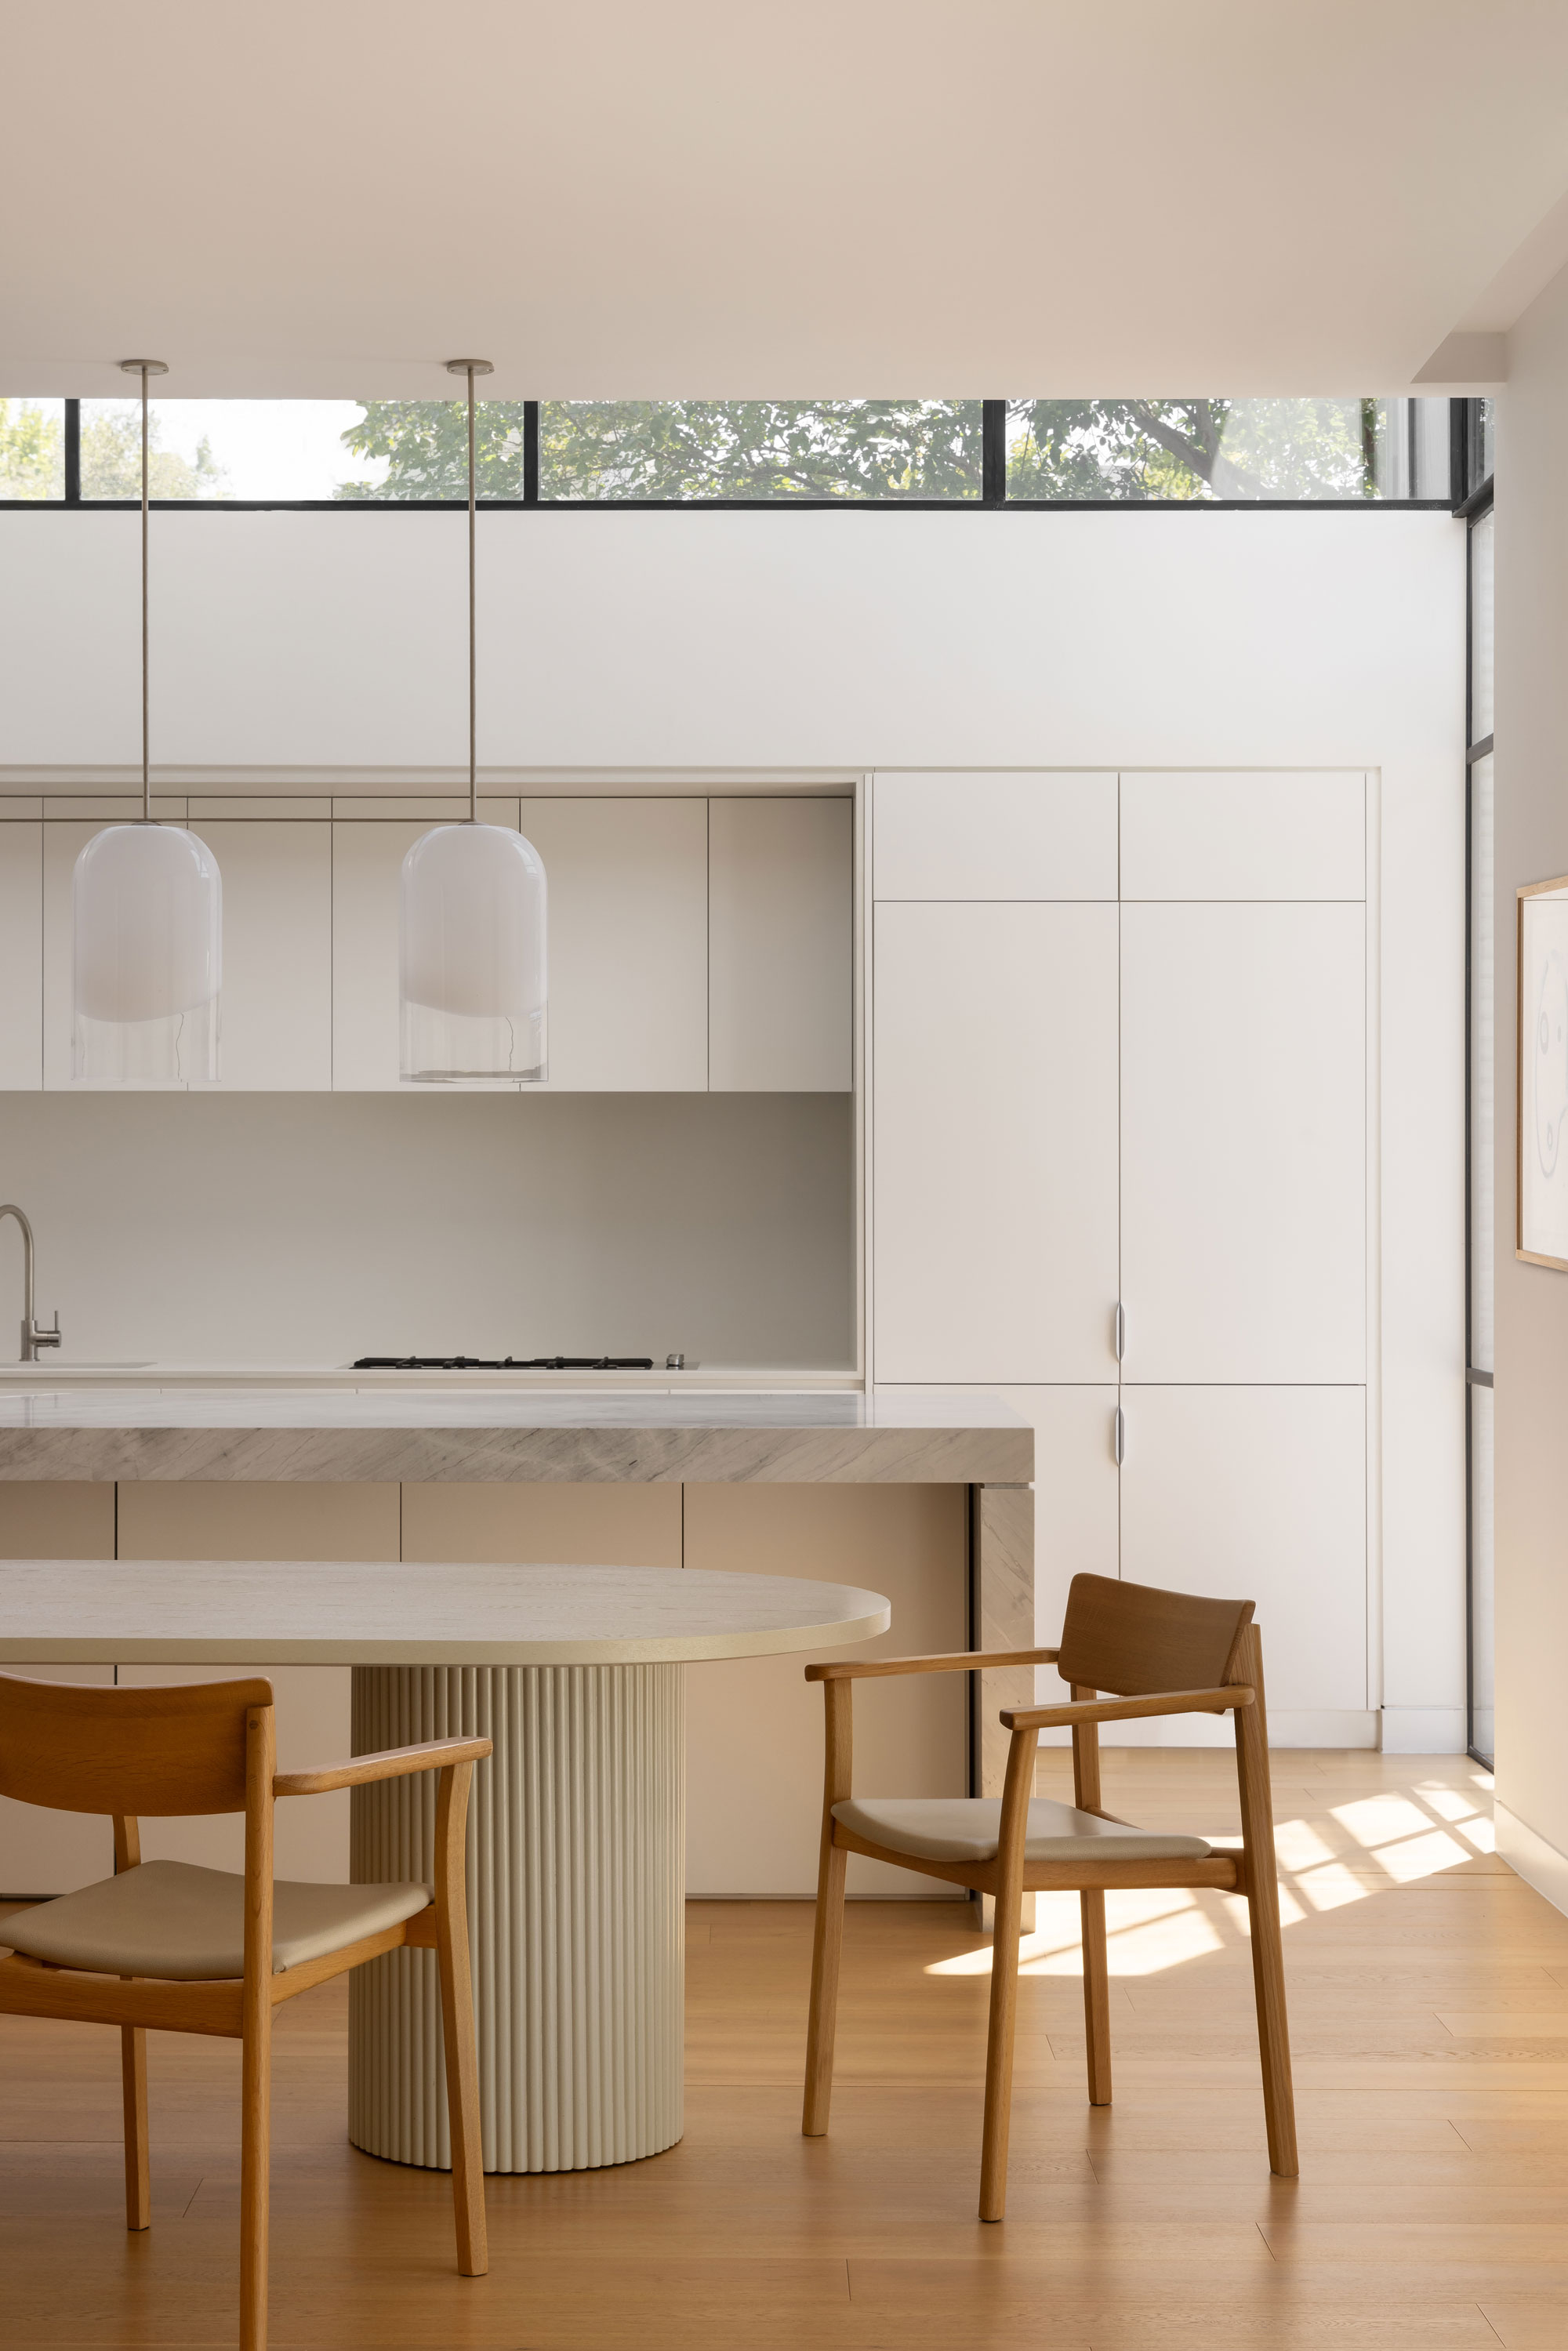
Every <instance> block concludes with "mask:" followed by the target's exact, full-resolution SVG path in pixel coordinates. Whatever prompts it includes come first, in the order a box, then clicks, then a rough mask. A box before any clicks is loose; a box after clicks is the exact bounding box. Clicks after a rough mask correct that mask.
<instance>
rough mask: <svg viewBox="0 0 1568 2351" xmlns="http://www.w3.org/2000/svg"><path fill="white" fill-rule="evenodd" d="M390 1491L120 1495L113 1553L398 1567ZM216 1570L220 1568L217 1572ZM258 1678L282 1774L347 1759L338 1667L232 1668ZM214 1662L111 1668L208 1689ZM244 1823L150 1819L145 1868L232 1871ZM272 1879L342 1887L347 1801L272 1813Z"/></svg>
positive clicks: (201, 1488) (134, 1488) (135, 1488)
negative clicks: (163, 1864) (270, 1696)
mask: <svg viewBox="0 0 1568 2351" xmlns="http://www.w3.org/2000/svg"><path fill="white" fill-rule="evenodd" d="M397 1555H398V1489H397V1487H396V1486H395V1485H373V1486H371V1485H341V1486H337V1485H332V1486H329V1485H298V1486H292V1485H274V1484H266V1485H261V1484H256V1485H245V1484H235V1485H219V1484H212V1485H208V1484H204V1483H201V1482H198V1481H192V1482H190V1483H182V1484H174V1483H171V1484H168V1485H162V1484H160V1485H125V1486H121V1487H120V1558H121V1559H122V1560H137V1559H212V1560H225V1559H235V1560H238V1559H396V1557H397ZM215 1572H219V1573H221V1571H215ZM233 1672H234V1675H235V1677H236V1678H237V1677H240V1676H242V1675H245V1674H250V1673H260V1674H263V1675H265V1677H266V1678H267V1680H268V1681H269V1682H270V1683H271V1684H272V1687H273V1692H274V1695H275V1697H276V1698H277V1758H278V1768H279V1769H280V1770H281V1771H292V1770H296V1769H298V1767H299V1766H301V1765H303V1764H307V1763H313V1762H332V1761H337V1760H338V1759H340V1757H342V1756H345V1755H347V1754H348V1752H349V1668H348V1667H346V1666H236V1667H234V1668H233ZM224 1678H225V1668H224V1667H217V1666H186V1667H175V1666H121V1667H120V1681H121V1683H128V1682H139V1683H148V1682H173V1681H188V1682H201V1681H214V1680H221V1679H224ZM244 1844H245V1823H244V1821H243V1820H242V1819H241V1818H240V1817H239V1816H238V1815H237V1814H235V1815H230V1814H226V1813H225V1814H218V1815H215V1816H210V1817H207V1818H204V1819H195V1820H178V1821H157V1822H154V1821H148V1822H145V1823H143V1824H142V1832H141V1850H142V1852H143V1854H144V1855H146V1857H147V1859H148V1860H149V1861H155V1860H170V1861H193V1862H197V1863H200V1864H201V1865H203V1866H204V1867H205V1868H209V1869H238V1868H239V1867H240V1866H241V1865H242V1863H243V1859H244ZM277 1874H278V1876H280V1877H299V1878H307V1879H315V1880H325V1881H327V1882H329V1883H330V1882H332V1881H341V1880H343V1879H346V1878H347V1876H348V1875H349V1798H348V1794H347V1792H340V1793H338V1794H337V1795H331V1796H310V1797H295V1798H292V1799H290V1800H289V1801H287V1802H284V1803H281V1804H279V1806H278V1808H277Z"/></svg>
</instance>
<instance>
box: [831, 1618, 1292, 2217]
mask: <svg viewBox="0 0 1568 2351" xmlns="http://www.w3.org/2000/svg"><path fill="white" fill-rule="evenodd" d="M1252 1608H1253V1604H1252V1602H1251V1601H1250V1600H1243V1601H1235V1600H1200V1599H1194V1598H1192V1597H1190V1596H1189V1595H1188V1594H1187V1593H1181V1592H1160V1591H1156V1590H1155V1589H1154V1588H1153V1587H1152V1586H1150V1585H1147V1584H1139V1583H1119V1582H1116V1581H1115V1580H1113V1579H1112V1578H1109V1577H1106V1576H1102V1575H1075V1576H1074V1577H1073V1579H1072V1584H1071V1591H1070V1592H1069V1594H1068V1601H1067V1615H1066V1620H1065V1623H1064V1624H1063V1626H1062V1633H1061V1647H1060V1648H1059V1649H1015V1650H1008V1651H1004V1652H1001V1653H999V1654H997V1655H986V1656H976V1655H974V1654H973V1653H972V1652H970V1653H966V1654H964V1655H961V1656H949V1657H876V1658H846V1659H845V1660H843V1662H842V1663H834V1664H832V1665H825V1666H808V1667H807V1668H806V1678H807V1680H808V1681H820V1682H821V1685H822V1696H823V1699H824V1702H825V1707H826V1716H827V1771H826V1780H825V1788H824V1793H823V1800H822V1844H821V1871H820V1875H819V1876H818V1881H817V1930H816V1941H815V1945H814V1948H813V1950H812V1955H811V2011H810V2029H809V2034H808V2039H807V2044H806V2107H805V2116H804V2119H803V2121H802V2124H801V2127H802V2129H803V2130H804V2131H805V2133H806V2135H807V2137H817V2136H819V2135H820V2134H821V2133H822V2132H824V2131H825V2130H826V2129H827V2127H828V2106H829V2101H830V2099H831V2095H832V2083H833V2030H834V2022H835V2014H836V2010H837V2004H838V1987H839V1955H840V1951H841V1946H842V1941H843V1923H844V1871H845V1867H846V1865H847V1864H848V1861H849V1856H850V1855H851V1854H852V1853H863V1854H867V1855H870V1857H871V1858H872V1860H873V1861H886V1862H891V1863H893V1864H894V1865H896V1866H897V1867H898V1868H900V1869H914V1870H919V1871H921V1872H922V1873H923V1874H924V1875H925V1876H927V1877H939V1878H945V1879H946V1881H947V1882H948V1883H949V1884H950V1885H955V1886H972V1887H974V1888H975V1889H976V1890H977V1891H978V1892H981V1893H986V1894H991V1895H994V1896H995V1897H996V1938H995V1944H994V1947H993V1956H992V1961H991V2016H990V2035H989V2039H988V2044H987V2053H986V2116H985V2126H984V2137H983V2141H982V2153H981V2161H980V2218H981V2219H982V2220H1000V2219H1001V2217H1002V2213H1003V2210H1005V2207H1006V2203H1007V2171H1008V2122H1009V2108H1010V2105H1011V2099H1012V2063H1013V2028H1014V2022H1015V2018H1016V2015H1017V2008H1018V1966H1019V1917H1020V1913H1021V1909H1022V1897H1023V1896H1024V1895H1025V1894H1026V1893H1031V1892H1039V1893H1043V1892H1046V1891H1047V1890H1058V1889H1061V1888H1062V1887H1073V1888H1076V1889H1077V1891H1078V1898H1079V1904H1080V1907H1081V1911H1082V1938H1083V2014H1084V2022H1085V2025H1086V2027H1087V2031H1088V2041H1089V2096H1090V2100H1091V2103H1092V2105H1097V2106H1101V2105H1110V2103H1111V2007H1110V1991H1109V1983H1108V1979H1107V1971H1106V1953H1105V1896H1106V1892H1107V1890H1108V1889H1110V1888H1112V1887H1120V1886H1139V1887H1141V1886H1220V1887H1223V1888H1224V1889H1225V1890H1226V1891H1227V1892H1228V1893H1235V1894H1242V1895H1245V1896H1246V1897H1247V1902H1248V1907H1249V1917H1250V1922H1251V1930H1252V1981H1253V1989H1254V1991H1255V1993H1256V1996H1257V2006H1258V2041H1259V2049H1260V2055H1261V2058H1262V2065H1263V2113H1264V2119H1265V2122H1266V2124H1267V2126H1268V2134H1269V2162H1270V2167H1271V2168H1272V2169H1273V2170H1275V2171H1277V2172H1279V2173H1281V2175H1282V2176H1283V2177H1284V2178H1286V2179H1294V2177H1295V2175H1296V2171H1297V2168H1298V2167H1297V2162H1296V2123H1295V2106H1294V2100H1293V2097H1292V2093H1291V2046H1290V2038H1289V2034H1288V2032H1287V2029H1286V2022H1285V1976H1284V1954H1283V1950H1282V1948H1281V1937H1280V1896H1279V1885H1278V1881H1277V1878H1276V1876H1275V1868H1274V1827H1273V1819H1272V1813H1271V1807H1270V1793H1269V1743H1268V1730H1267V1725H1266V1722H1265V1719H1264V1711H1263V1658H1262V1650H1261V1646H1260V1640H1259V1635H1258V1627H1257V1626H1256V1625H1254V1623H1253V1622H1252ZM1052 1664H1053V1665H1055V1666H1056V1667H1057V1670H1058V1671H1059V1672H1060V1674H1061V1677H1062V1679H1063V1681H1065V1682H1067V1683H1069V1684H1070V1685H1071V1692H1072V1699H1071V1704H1069V1705H1065V1706H1040V1707H1015V1708H1011V1709H1009V1711H1007V1712H1005V1713H1004V1714H1003V1715H1002V1717H1001V1720H1002V1722H1003V1723H1004V1724H1005V1725H1006V1726H1007V1728H1008V1729H1009V1730H1010V1731H1011V1732H1012V1740H1011V1744H1010V1746H1009V1750H1008V1762H1007V1774H1006V1778H1005V1780H1004V1782H1003V1789H1002V1794H1001V1797H1000V1799H999V1800H998V1799H997V1798H995V1797H969V1796H956V1797H946V1796H944V1797H925V1798H913V1799H902V1800H901V1799H897V1798H888V1799H878V1798H874V1797H873V1798H861V1799H859V1800H857V1799H856V1798H855V1797H854V1795H853V1794H852V1790H851V1777H852V1723H851V1701H852V1691H853V1686H854V1683H855V1681H856V1680H857V1679H859V1678H860V1677H862V1676H863V1675H871V1674H945V1673H973V1672H974V1671H975V1669H976V1668H977V1667H993V1666H1024V1665H1052ZM1100 1690H1113V1691H1115V1692H1116V1696H1115V1698H1113V1699H1111V1700H1110V1701H1108V1702H1100V1701H1098V1700H1097V1698H1096V1693H1097V1692H1098V1691H1100ZM1226 1711H1231V1712H1233V1713H1234V1715H1235V1719H1236V1775H1237V1779H1238V1781H1239V1785H1240V1794H1241V1844H1242V1849H1241V1851H1240V1853H1239V1854H1237V1853H1216V1852H1215V1851H1213V1850H1212V1849H1211V1847H1210V1846H1209V1845H1207V1844H1206V1843H1205V1842H1204V1840H1203V1839H1202V1838H1201V1837H1193V1836H1166V1835H1164V1834H1159V1833H1157V1832H1155V1831H1150V1830H1145V1829H1136V1828H1134V1827H1132V1826H1131V1825H1130V1823H1126V1822H1123V1821H1118V1820H1116V1819H1115V1817H1114V1816H1113V1814H1112V1813H1107V1812H1104V1811H1103V1810H1102V1808H1101V1803H1100V1734H1099V1726H1100V1724H1101V1723H1103V1722H1128V1721H1132V1720H1134V1719H1136V1718H1139V1717H1146V1716H1149V1715H1162V1714H1200V1713H1215V1714H1218V1713H1223V1712H1226ZM1057 1724H1063V1725H1070V1726H1071V1731H1072V1778H1073V1795H1074V1797H1075V1799H1076V1802H1075V1804H1061V1803H1056V1802H1052V1801H1051V1800H1050V1799H1048V1798H1042V1797H1037V1796H1035V1795H1034V1793H1033V1790H1034V1771H1035V1753H1036V1750H1037V1748H1038V1747H1039V1744H1040V1732H1041V1731H1042V1730H1045V1729H1051V1728H1053V1727H1054V1726H1055V1725H1057Z"/></svg>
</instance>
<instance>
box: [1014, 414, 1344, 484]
mask: <svg viewBox="0 0 1568 2351" xmlns="http://www.w3.org/2000/svg"><path fill="white" fill-rule="evenodd" d="M1385 429H1386V420H1385V412H1384V411H1383V409H1382V407H1381V404H1380V403H1379V402H1375V401H1364V400H1076V401H1075V400H1010V401H1009V402H1008V496H1009V497H1015V498H1041V499H1047V498H1049V499H1061V500H1063V501H1068V500H1072V499H1082V498H1118V499H1121V498H1125V499H1129V500H1132V499H1149V498H1211V497H1218V498H1304V499H1312V498H1362V497H1375V496H1376V495H1377V491H1378V475H1379V457H1380V452H1381V449H1382V444H1383V438H1384V435H1385Z"/></svg>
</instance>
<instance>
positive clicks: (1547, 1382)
mask: <svg viewBox="0 0 1568 2351" xmlns="http://www.w3.org/2000/svg"><path fill="white" fill-rule="evenodd" d="M1509 353H1510V363H1509V378H1508V388H1507V392H1506V395H1505V397H1504V400H1503V402H1502V403H1501V409H1500V419H1499V434H1498V462H1497V526H1496V528H1497V725H1496V735H1497V743H1498V753H1497V761H1496V795H1497V797H1496V859H1497V864H1496V872H1497V899H1496V918H1497V965H1496V997H1495V1007H1494V1009H1495V1019H1496V1034H1497V1051H1496V1067H1497V1155H1496V1175H1497V1188H1496V1198H1497V1204H1498V1205H1497V1252H1496V1271H1497V1332H1496V1390H1495V1406H1496V1429H1497V1458H1496V1545H1497V1554H1496V1555H1497V1571H1496V1573H1497V1668H1496V1670H1497V1793H1498V1843H1499V1848H1500V1851H1501V1852H1503V1853H1505V1854H1506V1855H1507V1856H1508V1858H1509V1859H1510V1861H1511V1862H1512V1863H1513V1864H1514V1865H1515V1867H1516V1868H1519V1869H1521V1870H1522V1871H1523V1873H1524V1875H1525V1876H1528V1877H1530V1878H1531V1880H1532V1882H1533V1883H1534V1884H1536V1885H1537V1886H1540V1887H1541V1888H1542V1891H1543V1892H1544V1893H1547V1894H1549V1895H1550V1896H1552V1900H1553V1901H1555V1902H1556V1903H1557V1904H1558V1905H1559V1907H1562V1908H1564V1909H1568V1709H1565V1708H1564V1706H1563V1663H1564V1658H1565V1657H1568V1575H1565V1574H1564V1572H1563V1569H1564V1531H1565V1527H1568V1514H1565V1511H1564V1504H1563V1458H1564V1450H1565V1447H1564V1435H1563V1431H1564V1426H1565V1425H1568V1275H1565V1274H1562V1273H1557V1272H1553V1271H1552V1270H1548V1269H1546V1268H1544V1267H1542V1266H1532V1265H1521V1263H1520V1262H1519V1261H1518V1260H1517V1259H1516V1258H1515V1256H1514V1212H1513V1204H1514V1146H1515V1107H1514V1103H1515V1058H1514V1056H1515V998H1514V989H1515V985H1516V980H1515V895H1514V893H1515V892H1516V890H1517V889H1518V888H1519V886H1520V885H1521V883H1526V882H1540V881H1545V880H1546V879H1547V878H1548V877H1549V876H1551V875H1553V874H1558V873H1564V872H1568V789H1565V787H1564V764H1563V747H1564V742H1565V741H1568V670H1565V667H1564V661H1563V645H1564V642H1565V640H1568V563H1565V559H1564V547H1565V545H1568V448H1565V447H1564V442H1563V416H1564V413H1568V272H1565V273H1564V274H1563V276H1562V277H1558V278H1557V279H1556V280H1555V281H1554V283H1553V284H1552V286H1551V287H1548V289H1547V290H1546V292H1545V293H1544V294H1542V297H1541V298H1540V299H1539V300H1538V301H1537V302H1535V303H1534V304H1533V305H1532V306H1531V308H1530V309H1529V310H1527V311H1526V312H1525V314H1524V317H1523V318H1522V319H1521V320H1520V322H1519V324H1518V326H1517V327H1516V328H1515V329H1514V330H1513V333H1512V334H1511V337H1510V339H1509Z"/></svg>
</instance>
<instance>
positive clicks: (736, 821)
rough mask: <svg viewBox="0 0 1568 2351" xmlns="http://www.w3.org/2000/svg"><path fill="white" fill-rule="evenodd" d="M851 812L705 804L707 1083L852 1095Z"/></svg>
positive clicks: (845, 806) (799, 801)
mask: <svg viewBox="0 0 1568 2351" xmlns="http://www.w3.org/2000/svg"><path fill="white" fill-rule="evenodd" d="M853 814H854V810H853V803H852V801H850V800H847V799H804V798H796V799H714V800H710V801H709V802H708V1083H709V1084H710V1085H711V1086H712V1088H713V1089H714V1091H715V1092H716V1093H747V1092H749V1093H847V1092H848V1091H849V1088H850V1085H851V1081H852V1029H851V1003H852V987H851V978H852V941H853V901H852V885H853V876H854V841H853V830H852V822H853Z"/></svg>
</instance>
